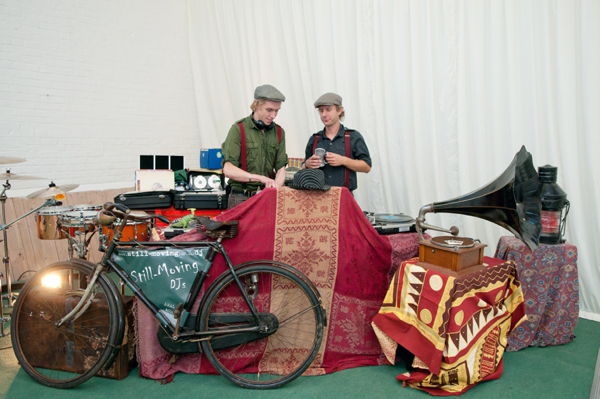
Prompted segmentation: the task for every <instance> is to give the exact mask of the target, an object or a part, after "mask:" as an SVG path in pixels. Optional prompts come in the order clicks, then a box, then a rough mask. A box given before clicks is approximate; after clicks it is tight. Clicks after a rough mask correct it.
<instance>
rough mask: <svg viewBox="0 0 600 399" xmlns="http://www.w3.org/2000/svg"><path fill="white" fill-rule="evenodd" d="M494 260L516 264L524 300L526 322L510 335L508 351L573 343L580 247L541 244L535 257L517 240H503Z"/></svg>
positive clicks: (509, 238) (576, 315) (577, 304)
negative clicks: (578, 252)
mask: <svg viewBox="0 0 600 399" xmlns="http://www.w3.org/2000/svg"><path fill="white" fill-rule="evenodd" d="M494 256H495V257H496V258H501V259H506V260H512V261H514V262H515V264H516V266H517V271H518V273H519V279H520V280H521V287H522V289H523V295H524V297H525V312H526V313H527V321H526V322H524V323H523V324H521V325H520V326H519V327H518V328H516V329H515V330H514V331H513V332H512V333H511V334H510V336H509V337H508V349H507V350H508V351H518V350H520V349H523V348H525V347H527V346H548V345H560V344H566V343H568V342H571V341H572V340H573V339H574V338H575V335H574V334H573V331H574V330H575V326H576V325H577V320H578V318H579V277H578V273H577V247H576V246H574V245H572V244H569V243H566V244H560V245H544V244H542V245H540V247H539V248H538V249H537V250H536V251H535V252H533V253H532V252H531V251H530V250H529V248H528V247H527V245H525V244H524V243H523V242H522V241H521V240H519V239H518V238H515V237H501V238H500V241H498V246H497V248H496V254H495V255H494Z"/></svg>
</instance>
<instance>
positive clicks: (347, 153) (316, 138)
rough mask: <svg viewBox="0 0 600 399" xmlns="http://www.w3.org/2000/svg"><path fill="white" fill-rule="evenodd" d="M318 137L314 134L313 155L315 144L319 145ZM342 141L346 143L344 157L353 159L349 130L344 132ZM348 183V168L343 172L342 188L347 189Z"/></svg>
mask: <svg viewBox="0 0 600 399" xmlns="http://www.w3.org/2000/svg"><path fill="white" fill-rule="evenodd" d="M319 136H320V134H319V133H317V134H315V140H314V141H313V154H314V153H315V150H316V149H317V144H318V143H319ZM344 141H345V143H346V156H347V157H348V158H350V159H353V158H352V152H350V131H349V130H346V132H345V133H344ZM349 183H350V170H349V169H348V168H346V172H345V176H344V187H346V188H348V187H349V186H348V184H349Z"/></svg>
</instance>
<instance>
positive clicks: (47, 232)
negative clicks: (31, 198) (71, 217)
mask: <svg viewBox="0 0 600 399" xmlns="http://www.w3.org/2000/svg"><path fill="white" fill-rule="evenodd" d="M72 210H73V207H72V206H49V207H46V208H42V209H40V210H39V211H37V212H36V214H35V221H36V224H37V231H38V238H39V239H40V240H62V239H63V238H67V234H66V233H65V232H64V231H62V230H61V229H60V225H59V220H58V218H59V216H60V215H62V214H65V213H67V212H70V211H72Z"/></svg>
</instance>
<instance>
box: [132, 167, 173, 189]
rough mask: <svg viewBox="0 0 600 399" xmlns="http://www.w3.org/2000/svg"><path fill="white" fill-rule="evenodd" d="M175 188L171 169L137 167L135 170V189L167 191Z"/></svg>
mask: <svg viewBox="0 0 600 399" xmlns="http://www.w3.org/2000/svg"><path fill="white" fill-rule="evenodd" d="M174 189H175V173H174V172H173V171H172V170H152V169H138V170H136V171H135V191H167V190H174Z"/></svg>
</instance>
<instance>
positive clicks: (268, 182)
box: [252, 175, 280, 188]
mask: <svg viewBox="0 0 600 399" xmlns="http://www.w3.org/2000/svg"><path fill="white" fill-rule="evenodd" d="M252 179H253V181H254V180H256V181H259V182H261V183H262V184H264V185H265V188H269V187H280V186H279V185H278V184H277V183H275V180H273V179H269V178H268V177H266V176H261V175H252Z"/></svg>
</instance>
